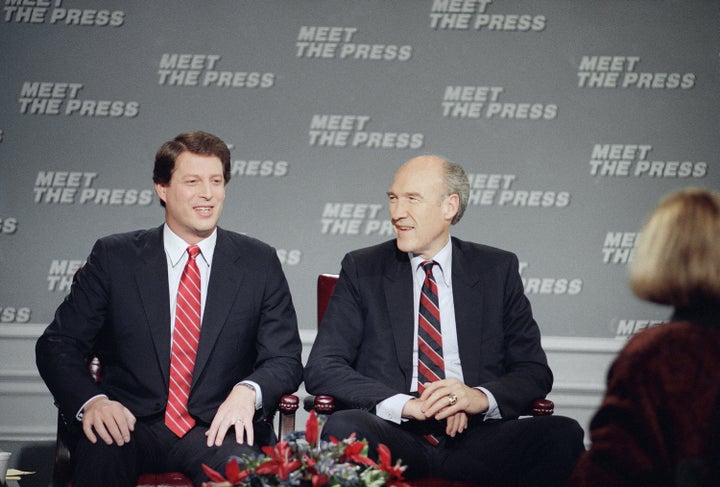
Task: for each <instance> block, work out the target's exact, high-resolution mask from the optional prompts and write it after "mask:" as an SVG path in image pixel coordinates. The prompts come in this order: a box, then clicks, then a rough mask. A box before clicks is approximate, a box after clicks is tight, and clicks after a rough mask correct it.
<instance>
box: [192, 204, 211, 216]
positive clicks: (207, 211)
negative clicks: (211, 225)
mask: <svg viewBox="0 0 720 487" xmlns="http://www.w3.org/2000/svg"><path fill="white" fill-rule="evenodd" d="M193 209H194V210H195V211H197V212H198V213H202V214H203V215H208V214H210V213H211V212H212V210H213V207H212V206H196V207H195V208H193Z"/></svg>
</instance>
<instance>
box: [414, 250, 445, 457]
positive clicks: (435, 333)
mask: <svg viewBox="0 0 720 487" xmlns="http://www.w3.org/2000/svg"><path fill="white" fill-rule="evenodd" d="M435 264H437V262H435V261H434V260H426V261H424V262H423V263H422V268H423V270H424V271H425V281H424V282H423V286H422V292H421V294H420V313H419V315H418V394H422V393H423V391H424V390H425V386H424V385H423V384H424V383H425V382H435V381H438V380H441V379H444V378H445V362H444V361H443V351H442V332H441V328H440V304H439V300H438V289H437V283H436V282H435V278H434V277H433V273H432V268H433V266H434V265H435ZM424 437H425V439H426V440H427V441H428V442H429V443H430V444H431V445H433V446H437V445H438V444H439V440H438V439H437V437H436V436H435V435H424Z"/></svg>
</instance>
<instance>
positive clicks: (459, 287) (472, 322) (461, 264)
mask: <svg viewBox="0 0 720 487" xmlns="http://www.w3.org/2000/svg"><path fill="white" fill-rule="evenodd" d="M452 261H453V265H452V286H453V304H454V306H455V328H456V330H457V338H458V353H459V354H460V363H462V364H468V363H472V361H471V360H467V359H466V360H463V358H464V357H472V356H474V355H477V353H479V351H480V345H479V344H480V342H481V341H482V323H481V319H482V309H483V306H484V304H483V295H482V292H479V291H478V290H477V289H476V287H477V285H478V283H479V282H480V276H479V275H478V274H477V272H476V271H475V268H474V267H473V266H470V265H468V261H467V259H466V257H465V256H464V254H463V251H462V249H461V248H460V246H459V245H458V243H457V241H456V240H455V239H453V250H452ZM469 373H472V374H474V372H473V371H468V370H465V369H464V368H463V376H464V377H465V381H466V382H468V381H469V380H470V381H471V382H472V379H473V377H472V376H468V374H469Z"/></svg>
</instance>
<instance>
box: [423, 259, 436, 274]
mask: <svg viewBox="0 0 720 487" xmlns="http://www.w3.org/2000/svg"><path fill="white" fill-rule="evenodd" d="M435 264H437V262H435V261H434V260H426V261H424V262H423V263H422V264H420V265H421V266H422V268H423V270H424V271H425V274H428V275H432V268H433V266H434V265H435Z"/></svg>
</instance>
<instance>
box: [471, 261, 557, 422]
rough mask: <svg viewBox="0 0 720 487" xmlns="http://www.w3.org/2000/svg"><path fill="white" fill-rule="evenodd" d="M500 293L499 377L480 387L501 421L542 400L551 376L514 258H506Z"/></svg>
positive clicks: (523, 411) (548, 389) (546, 392)
mask: <svg viewBox="0 0 720 487" xmlns="http://www.w3.org/2000/svg"><path fill="white" fill-rule="evenodd" d="M507 262H508V265H507V266H506V267H505V271H504V272H505V274H504V276H500V280H501V282H502V283H503V286H504V289H503V291H502V295H503V300H502V321H503V323H502V329H503V348H502V350H503V357H502V362H503V364H502V371H503V372H502V374H500V375H499V376H498V377H497V378H496V379H493V380H490V381H487V382H484V383H482V384H479V385H480V386H482V387H485V388H487V389H488V390H489V391H490V392H492V394H493V395H494V396H495V399H496V400H497V403H498V407H499V408H500V412H501V414H502V416H503V418H514V417H517V416H519V415H521V414H523V413H525V412H527V410H528V408H529V406H530V404H531V403H532V401H533V400H535V399H538V398H542V397H545V396H546V395H547V394H548V393H549V392H550V389H551V387H552V382H553V376H552V372H551V371H550V368H549V367H548V365H547V358H546V356H545V352H544V351H543V349H542V346H541V341H540V329H539V327H538V325H537V323H536V322H535V319H534V318H533V315H532V309H531V306H530V301H529V300H528V299H527V297H526V296H525V292H524V288H523V284H522V280H521V279H520V274H519V271H518V268H519V266H518V260H517V257H516V256H515V255H512V258H511V259H509V260H508V261H507Z"/></svg>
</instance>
